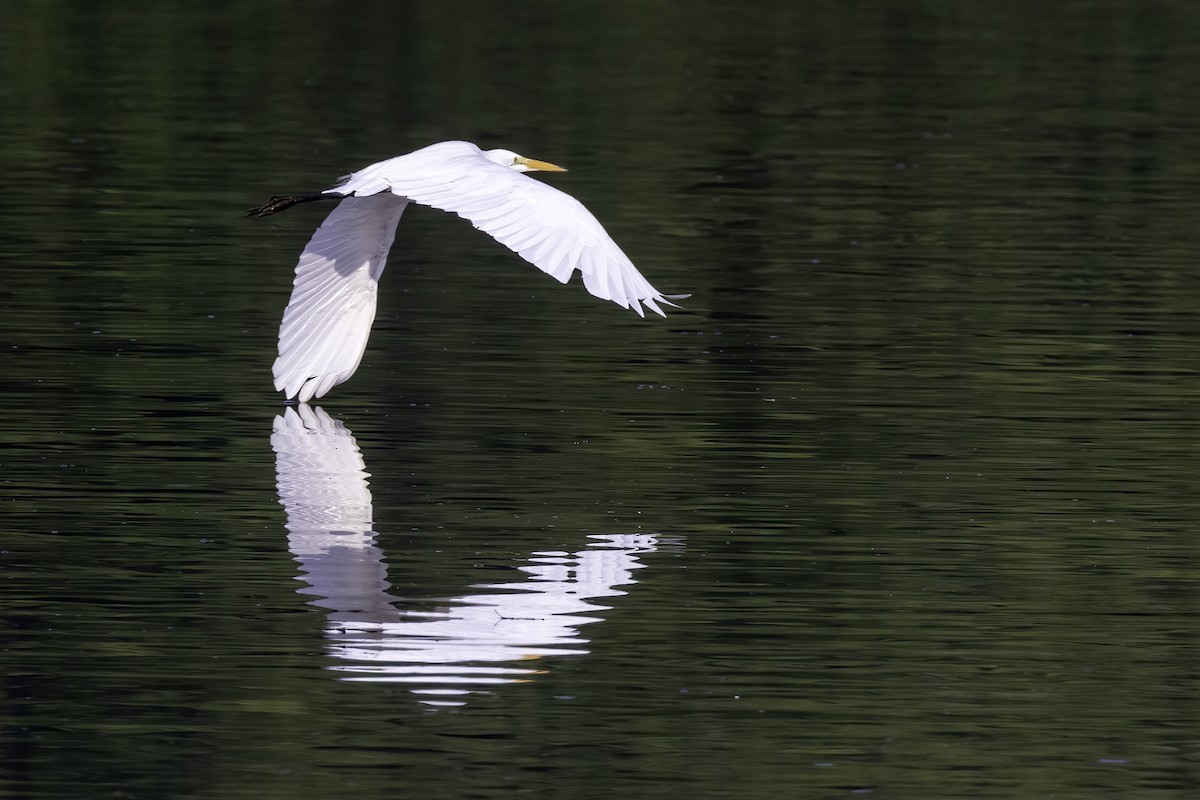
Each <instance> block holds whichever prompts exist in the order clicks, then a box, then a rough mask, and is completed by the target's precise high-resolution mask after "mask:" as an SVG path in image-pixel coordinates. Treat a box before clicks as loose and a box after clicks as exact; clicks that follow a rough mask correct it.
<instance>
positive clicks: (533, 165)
mask: <svg viewBox="0 0 1200 800" xmlns="http://www.w3.org/2000/svg"><path fill="white" fill-rule="evenodd" d="M483 154H484V155H485V156H487V158H488V161H494V162H496V163H497V164H499V165H500V166H502V167H509V168H511V169H515V170H516V171H517V172H566V170H565V169H563V168H562V167H559V166H555V165H554V164H548V163H546V162H545V161H537V160H536V159H532V158H526V157H525V156H519V155H517V154H516V153H514V152H513V151H512V150H484V151H483Z"/></svg>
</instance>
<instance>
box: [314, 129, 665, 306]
mask: <svg viewBox="0 0 1200 800" xmlns="http://www.w3.org/2000/svg"><path fill="white" fill-rule="evenodd" d="M381 192H390V193H392V194H394V195H396V196H398V197H402V198H405V199H407V200H411V201H413V202H415V203H420V204H421V205H426V206H432V207H434V208H440V209H442V210H444V211H451V212H453V213H455V214H457V215H458V216H460V217H463V218H465V219H468V220H470V221H471V224H472V225H474V226H475V227H476V228H479V229H480V230H482V231H485V232H487V233H489V234H491V235H492V236H493V237H494V238H495V239H496V240H497V241H498V242H500V243H501V244H503V245H504V246H505V247H507V248H509V249H510V250H512V251H513V252H515V253H517V254H518V255H520V256H521V258H524V259H525V260H526V261H528V262H529V263H531V264H533V265H534V266H536V267H537V268H538V269H540V270H542V271H543V272H546V273H549V274H550V275H553V276H554V277H555V278H557V279H558V280H559V281H560V282H561V283H566V282H567V281H568V280H569V279H570V277H571V275H572V274H573V273H574V271H575V270H577V269H578V270H579V271H580V272H581V273H582V274H583V285H584V286H585V287H586V288H587V290H588V291H589V292H591V293H592V294H593V295H595V296H596V297H600V298H603V299H605V300H612V301H613V302H614V303H616V304H617V305H619V306H621V307H622V308H633V310H634V311H636V312H637V313H638V314H639V315H642V316H644V314H643V312H642V305H643V304H644V305H645V306H646V307H647V308H650V309H651V310H653V311H655V312H657V313H659V314H661V315H663V316H666V315H665V314H663V311H662V309H661V308H659V307H658V303H665V304H667V305H675V304H674V303H672V302H670V300H669V299H668V298H669V297H672V296H671V295H668V296H666V297H664V296H663V295H662V294H661V293H659V291H658V290H657V289H655V288H654V287H653V286H651V285H650V283H649V282H648V281H647V280H646V279H645V278H644V277H642V274H641V273H640V272H638V271H637V268H636V267H635V266H633V262H631V261H630V260H629V258H628V257H627V256H626V255H625V254H624V253H623V252H621V248H620V247H618V246H617V243H616V242H614V241H613V240H612V238H611V237H610V236H609V235H608V233H607V232H606V231H605V230H604V227H603V226H602V225H601V224H600V223H599V222H598V221H597V220H596V218H595V217H594V216H592V214H591V212H589V211H588V210H587V209H586V208H584V207H583V204H582V203H580V202H579V201H578V200H576V199H575V198H574V197H571V196H570V195H569V194H566V193H564V192H560V191H559V190H558V189H555V188H554V187H553V186H549V185H547V184H545V183H542V182H541V181H537V180H534V179H532V178H529V177H527V176H525V175H522V174H521V173H519V172H516V171H514V170H512V169H510V168H508V167H505V166H501V165H500V164H497V163H495V162H493V161H490V160H488V159H487V157H485V156H484V155H483V152H482V151H481V150H480V149H479V148H478V147H476V146H475V145H473V144H470V143H469V142H441V143H439V144H435V145H430V146H429V147H425V148H423V149H421V150H417V151H416V152H413V153H409V154H408V155H404V156H398V157H396V158H392V159H389V160H387V161H381V162H379V163H378V164H373V165H372V166H370V167H367V168H366V169H363V170H360V171H358V172H355V173H353V174H352V175H350V176H349V177H348V178H347V180H346V182H345V183H344V184H342V185H341V186H339V187H337V188H336V189H330V190H329V193H330V194H342V195H355V196H358V197H363V196H368V195H370V196H376V195H377V194H378V193H381Z"/></svg>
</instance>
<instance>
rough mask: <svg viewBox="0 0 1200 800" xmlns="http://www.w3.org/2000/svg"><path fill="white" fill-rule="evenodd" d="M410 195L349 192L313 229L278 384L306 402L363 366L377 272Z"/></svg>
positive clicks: (282, 340)
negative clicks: (370, 194)
mask: <svg viewBox="0 0 1200 800" xmlns="http://www.w3.org/2000/svg"><path fill="white" fill-rule="evenodd" d="M407 205H408V201H407V200H404V199H403V198H399V197H395V196H393V195H390V194H377V195H373V196H371V197H347V198H346V199H344V200H342V202H341V203H339V204H338V207H337V208H335V209H334V210H333V212H332V213H331V214H330V215H329V216H328V217H327V218H326V219H325V221H324V222H323V223H321V227H320V228H317V232H316V233H314V234H313V237H312V239H310V240H309V242H308V245H307V246H306V247H305V248H304V252H303V253H301V255H300V263H299V264H297V265H296V279H295V282H294V283H293V285H292V297H291V299H290V300H289V301H288V306H287V310H286V311H284V312H283V322H282V323H281V324H280V326H279V358H277V359H275V366H274V367H273V368H272V372H273V373H274V375H275V388H276V389H277V390H280V391H283V392H284V393H285V394H286V395H287V397H289V398H291V397H293V396H298V397H299V400H300V402H307V401H308V400H311V399H312V398H314V397H320V396H321V395H323V394H325V393H326V392H328V391H329V390H330V389H332V388H333V387H334V386H336V385H338V384H339V383H341V382H343V381H345V380H346V379H348V378H349V377H350V376H351V375H353V374H354V370H356V369H358V363H359V362H360V361H361V360H362V356H363V351H364V350H365V349H366V347H367V336H368V335H369V334H370V333H371V323H372V322H374V321H375V297H376V292H377V287H378V284H379V276H380V274H381V273H382V272H383V266H384V264H385V263H386V262H387V254H388V250H389V249H391V246H392V239H394V238H395V236H396V224H397V223H398V222H399V221H400V215H401V214H402V213H404V209H405V207H406V206H407Z"/></svg>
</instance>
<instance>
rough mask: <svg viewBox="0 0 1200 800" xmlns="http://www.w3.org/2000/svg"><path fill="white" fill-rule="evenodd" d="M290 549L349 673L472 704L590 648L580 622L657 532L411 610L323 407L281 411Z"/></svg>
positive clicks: (337, 430) (350, 457)
mask: <svg viewBox="0 0 1200 800" xmlns="http://www.w3.org/2000/svg"><path fill="white" fill-rule="evenodd" d="M271 447H272V448H273V449H274V450H275V468H276V477H277V481H278V486H279V498H280V502H282V503H283V507H284V510H285V512H286V513H287V523H286V526H287V530H288V548H289V549H290V550H291V551H292V553H293V554H294V555H295V557H296V560H297V561H298V562H300V569H301V572H302V574H301V576H300V580H303V581H305V582H306V583H307V584H308V586H306V587H305V588H303V589H300V590H299V591H300V592H302V593H304V594H313V595H317V597H318V599H316V600H313V601H312V603H313V605H317V606H321V607H322V608H327V609H330V611H331V613H330V614H329V621H328V625H327V626H326V629H325V636H326V638H327V639H328V643H329V651H330V653H331V654H332V655H334V656H336V657H338V658H341V659H345V660H346V661H347V662H350V663H347V664H342V665H339V666H337V667H335V668H334V669H336V670H339V671H341V672H344V673H346V674H345V676H344V678H345V680H354V681H393V682H407V683H412V684H414V692H416V693H418V694H421V695H423V699H424V701H425V702H427V703H430V704H433V705H461V704H462V697H463V696H464V695H466V694H469V693H470V692H471V691H472V690H473V689H472V687H476V688H478V687H479V686H480V685H481V684H484V685H486V684H498V683H508V682H514V681H519V680H523V679H525V678H527V676H530V675H535V674H537V673H538V672H539V670H535V669H530V668H529V667H527V666H513V665H511V663H507V664H506V662H516V663H520V664H522V665H524V664H527V663H528V662H529V661H530V660H532V659H536V658H540V657H542V656H548V655H555V656H562V655H582V654H585V653H587V652H588V651H587V650H586V649H584V646H585V645H586V644H587V639H584V638H582V637H581V636H580V633H579V627H580V626H582V625H585V624H587V623H590V622H599V621H600V617H598V616H593V614H594V613H595V612H598V611H604V610H606V609H607V608H608V606H603V605H599V604H596V603H591V602H588V601H589V600H591V599H594V598H599V597H612V596H615V595H621V594H624V592H622V591H621V590H619V589H617V588H615V587H617V586H625V585H629V584H632V583H635V582H636V581H634V579H633V571H634V570H636V569H641V568H642V567H644V566H645V565H644V564H641V563H639V562H638V556H639V555H641V554H642V553H650V552H653V551H654V550H655V549H656V545H657V540H656V539H655V537H653V536H646V535H636V534H606V535H592V536H589V537H587V538H588V539H589V540H590V541H588V542H586V546H585V547H584V548H583V549H581V550H578V551H576V552H574V553H567V552H559V551H542V552H534V553H531V554H530V555H529V557H528V558H527V559H525V561H524V562H523V563H521V564H519V565H517V569H518V570H519V571H520V572H522V573H524V579H523V580H517V581H512V582H509V583H497V584H481V585H477V586H474V587H472V588H473V589H478V590H481V591H477V592H472V593H470V594H466V595H463V596H461V597H457V598H453V599H451V600H449V601H446V603H447V604H448V605H449V608H447V609H445V610H440V611H436V612H430V611H422V612H418V611H404V610H402V609H400V608H397V606H396V605H395V604H396V603H397V602H398V601H397V600H395V599H394V598H392V597H391V596H389V595H388V588H389V586H388V583H387V566H386V565H385V564H384V560H383V551H382V550H380V549H379V548H378V547H377V546H376V545H375V531H374V530H373V522H372V517H371V513H372V510H371V492H370V490H369V489H368V488H367V478H368V477H369V476H368V474H367V472H366V469H365V464H364V462H363V457H362V454H361V453H360V452H359V449H358V444H357V442H355V441H354V436H353V434H352V433H351V432H350V430H349V429H348V428H346V427H345V426H344V425H343V424H342V423H341V422H340V421H339V420H336V419H334V418H332V417H330V416H329V415H328V414H326V413H325V411H324V410H323V409H321V408H320V407H311V406H308V405H305V404H301V405H300V406H298V407H295V408H288V409H287V410H286V411H285V412H284V414H283V415H282V416H278V417H276V418H275V425H274V429H273V431H272V433H271Z"/></svg>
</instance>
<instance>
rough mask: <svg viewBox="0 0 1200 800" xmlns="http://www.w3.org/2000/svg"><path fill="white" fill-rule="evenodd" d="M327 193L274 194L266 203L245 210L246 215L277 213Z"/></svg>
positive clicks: (261, 215)
mask: <svg viewBox="0 0 1200 800" xmlns="http://www.w3.org/2000/svg"><path fill="white" fill-rule="evenodd" d="M325 197H328V195H325V194H320V193H318V194H300V195H296V194H281V195H275V196H274V197H272V198H271V201H270V202H269V203H267V204H266V205H261V206H259V207H258V208H252V209H250V210H249V211H247V212H246V216H247V217H266V216H270V215H271V214H278V213H279V212H280V211H286V210H287V209H289V208H291V207H292V206H294V205H299V204H300V203H311V202H312V201H313V200H322V199H324V198H325Z"/></svg>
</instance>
